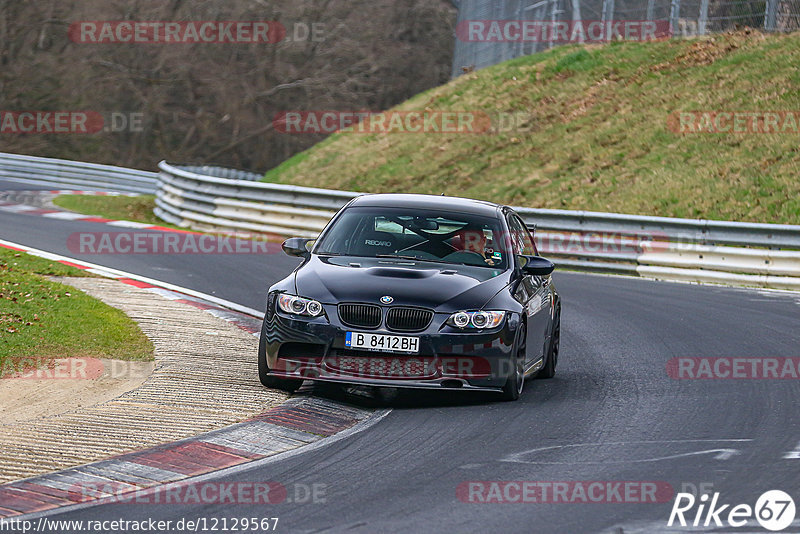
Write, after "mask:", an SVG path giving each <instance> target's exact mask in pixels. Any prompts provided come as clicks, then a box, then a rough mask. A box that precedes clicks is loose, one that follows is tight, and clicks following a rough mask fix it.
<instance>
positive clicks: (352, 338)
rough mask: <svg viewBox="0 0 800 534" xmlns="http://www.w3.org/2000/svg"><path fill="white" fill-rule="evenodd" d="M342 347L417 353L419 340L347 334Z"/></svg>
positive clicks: (415, 338)
mask: <svg viewBox="0 0 800 534" xmlns="http://www.w3.org/2000/svg"><path fill="white" fill-rule="evenodd" d="M344 346H345V347H348V348H351V349H366V350H373V351H378V352H408V353H411V354H416V353H417V352H419V338H418V337H412V336H392V335H389V334H369V333H367V332H347V334H345V338H344Z"/></svg>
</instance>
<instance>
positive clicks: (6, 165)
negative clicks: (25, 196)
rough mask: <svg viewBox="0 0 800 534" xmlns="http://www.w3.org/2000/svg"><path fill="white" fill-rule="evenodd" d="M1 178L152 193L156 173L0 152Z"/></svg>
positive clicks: (155, 183) (96, 189)
mask: <svg viewBox="0 0 800 534" xmlns="http://www.w3.org/2000/svg"><path fill="white" fill-rule="evenodd" d="M0 178H8V179H11V180H14V181H16V182H22V183H27V184H36V185H41V184H43V183H44V184H49V185H52V186H53V187H54V188H64V187H67V188H78V189H83V190H87V191H116V192H120V193H140V194H141V193H145V194H151V195H152V194H154V193H155V192H156V189H157V183H158V180H157V178H158V174H156V173H154V172H148V171H141V170H138V169H128V168H125V167H116V166H114V165H101V164H99V163H84V162H81V161H70V160H64V159H55V158H40V157H36V156H25V155H21V154H8V153H3V152H0Z"/></svg>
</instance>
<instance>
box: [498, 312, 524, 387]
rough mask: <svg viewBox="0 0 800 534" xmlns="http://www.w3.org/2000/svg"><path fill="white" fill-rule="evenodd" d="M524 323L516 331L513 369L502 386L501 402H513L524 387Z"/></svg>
mask: <svg viewBox="0 0 800 534" xmlns="http://www.w3.org/2000/svg"><path fill="white" fill-rule="evenodd" d="M526 338H527V336H526V330H525V323H521V324H520V326H519V329H518V330H517V342H516V343H515V345H514V346H515V347H516V352H515V357H514V359H513V361H512V365H513V366H514V369H513V370H512V372H511V374H509V375H508V379H507V380H506V383H505V384H504V385H503V400H505V401H515V400H517V399H519V396H520V395H521V394H522V388H523V387H524V386H525V340H526Z"/></svg>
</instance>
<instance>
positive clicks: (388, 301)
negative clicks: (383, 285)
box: [381, 295, 394, 304]
mask: <svg viewBox="0 0 800 534" xmlns="http://www.w3.org/2000/svg"><path fill="white" fill-rule="evenodd" d="M381 302H382V303H383V304H391V303H392V302H394V299H393V298H392V297H390V296H389V295H384V296H382V297H381Z"/></svg>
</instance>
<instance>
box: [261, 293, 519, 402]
mask: <svg viewBox="0 0 800 534" xmlns="http://www.w3.org/2000/svg"><path fill="white" fill-rule="evenodd" d="M325 308H326V310H325V311H326V315H327V317H325V316H323V317H318V318H315V319H308V318H295V317H292V316H288V315H284V314H283V313H274V314H272V315H271V316H268V317H267V319H266V321H267V323H266V329H265V331H264V333H265V334H266V359H267V366H268V367H269V369H270V374H271V375H273V376H276V377H281V378H294V379H310V380H320V381H327V382H341V383H348V384H358V385H372V386H387V387H397V388H425V389H449V390H479V391H499V390H500V388H502V387H503V385H504V384H505V382H506V380H507V377H508V376H509V374H510V373H511V372H512V369H513V355H514V352H513V343H514V338H515V334H516V329H517V326H518V324H519V317H518V316H517V315H516V314H513V313H509V314H507V316H506V319H505V321H504V323H503V325H502V326H500V327H499V328H497V329H494V330H487V331H477V332H469V331H462V330H458V329H456V328H453V327H450V326H447V325H445V324H444V322H445V320H446V319H447V317H448V316H449V314H439V313H437V314H435V316H434V319H433V321H432V323H431V325H430V326H429V327H428V328H427V329H426V330H424V331H422V332H413V333H407V332H394V331H390V330H388V329H386V328H376V329H360V328H353V327H348V326H346V325H343V324H338V317H337V316H336V307H335V306H325ZM329 318H330V319H329ZM347 332H369V333H375V334H390V335H401V336H415V337H418V338H419V352H418V353H417V354H407V353H392V352H372V351H364V350H353V349H350V348H346V347H345V345H344V343H345V335H346V333H347Z"/></svg>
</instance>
